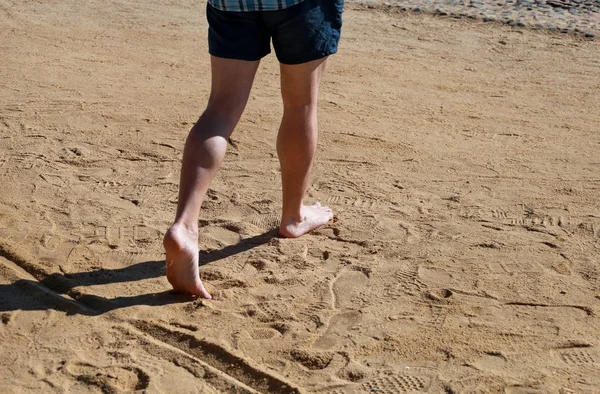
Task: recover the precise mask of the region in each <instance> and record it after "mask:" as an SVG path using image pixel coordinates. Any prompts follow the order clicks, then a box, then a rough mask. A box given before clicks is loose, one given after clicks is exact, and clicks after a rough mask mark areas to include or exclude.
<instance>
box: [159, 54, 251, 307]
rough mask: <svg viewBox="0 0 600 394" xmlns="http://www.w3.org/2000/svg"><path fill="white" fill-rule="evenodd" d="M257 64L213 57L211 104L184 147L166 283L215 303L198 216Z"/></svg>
mask: <svg viewBox="0 0 600 394" xmlns="http://www.w3.org/2000/svg"><path fill="white" fill-rule="evenodd" d="M258 64H259V61H245V60H233V59H224V58H218V57H214V56H211V69H212V86H211V93H210V98H209V100H208V105H207V107H206V110H205V111H204V113H203V114H202V116H200V119H199V120H198V122H197V123H196V124H195V125H194V127H193V128H192V130H191V131H190V133H189V135H188V137H187V140H186V143H185V148H184V151H183V163H182V167H181V178H180V184H179V201H178V204H177V215H176V217H175V222H174V223H173V225H172V226H171V227H170V228H169V230H168V231H167V233H166V235H165V238H164V247H165V251H166V263H167V279H168V280H169V282H170V283H171V285H172V286H173V288H174V289H175V290H178V291H182V292H185V293H190V294H194V295H200V296H202V297H204V298H211V296H210V294H209V293H208V292H207V291H206V289H205V288H204V286H203V285H202V281H201V280H200V275H199V269H198V257H199V256H198V215H199V214H200V206H201V205H202V201H203V200H204V197H205V195H206V192H207V191H208V187H209V186H210V182H211V181H212V179H213V178H214V176H215V174H216V172H217V170H218V168H219V167H220V165H221V163H222V162H223V159H224V157H225V151H226V149H227V139H228V138H229V136H230V135H231V133H232V132H233V129H234V128H235V126H236V125H237V123H238V121H239V119H240V117H241V116H242V112H243V111H244V108H245V107H246V103H247V101H248V96H249V95H250V89H251V88H252V82H253V81H254V75H255V74H256V70H257V68H258Z"/></svg>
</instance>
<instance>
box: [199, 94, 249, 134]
mask: <svg viewBox="0 0 600 394" xmlns="http://www.w3.org/2000/svg"><path fill="white" fill-rule="evenodd" d="M245 107H246V102H245V101H241V100H236V99H235V98H234V97H230V98H220V99H211V100H209V102H208V105H207V106H206V110H204V113H203V114H202V116H203V117H206V118H210V119H212V120H213V121H218V122H220V123H222V124H223V125H226V126H227V127H228V128H230V129H231V130H233V128H234V127H235V126H236V125H237V122H238V121H239V120H240V118H241V116H242V113H243V112H244V108H245Z"/></svg>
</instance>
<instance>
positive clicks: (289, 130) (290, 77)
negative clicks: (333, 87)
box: [277, 58, 333, 238]
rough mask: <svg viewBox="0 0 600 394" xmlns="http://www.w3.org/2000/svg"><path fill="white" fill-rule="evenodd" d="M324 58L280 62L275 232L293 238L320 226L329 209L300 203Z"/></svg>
mask: <svg viewBox="0 0 600 394" xmlns="http://www.w3.org/2000/svg"><path fill="white" fill-rule="evenodd" d="M326 62H327V58H322V59H319V60H314V61H311V62H308V63H302V64H295V65H289V64H281V94H282V98H283V119H282V121H281V126H280V128H279V134H278V136H277V154H278V156H279V162H280V164H281V183H282V186H283V212H282V215H281V226H280V228H279V233H280V234H281V235H282V236H284V237H290V238H296V237H299V236H301V235H303V234H306V233H307V232H309V231H312V230H314V229H315V228H317V227H319V226H322V225H324V224H325V223H327V222H328V221H330V220H331V219H332V218H333V212H332V211H331V209H329V208H328V207H322V206H321V205H320V204H319V203H315V204H313V205H308V206H307V205H304V204H303V203H302V200H303V199H304V195H305V194H306V190H307V188H308V183H309V178H310V170H311V167H312V163H313V158H314V155H315V151H316V148H317V97H318V94H319V83H320V81H321V76H322V75H323V72H324V71H325V64H326Z"/></svg>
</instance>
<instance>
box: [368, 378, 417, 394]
mask: <svg viewBox="0 0 600 394" xmlns="http://www.w3.org/2000/svg"><path fill="white" fill-rule="evenodd" d="M428 387H429V379H427V378H425V377H421V376H413V375H402V374H395V375H389V376H380V377H378V378H375V379H373V380H370V381H368V382H366V383H364V384H363V388H364V389H365V390H366V391H367V392H369V393H375V392H376V393H379V394H396V393H405V392H415V391H416V392H425V391H427V388H428Z"/></svg>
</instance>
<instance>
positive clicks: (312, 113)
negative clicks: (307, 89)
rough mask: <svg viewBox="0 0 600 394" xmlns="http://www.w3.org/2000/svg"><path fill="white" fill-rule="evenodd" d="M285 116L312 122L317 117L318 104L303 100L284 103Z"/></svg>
mask: <svg viewBox="0 0 600 394" xmlns="http://www.w3.org/2000/svg"><path fill="white" fill-rule="evenodd" d="M283 116H284V117H290V118H294V119H296V120H297V121H299V120H303V121H304V122H306V123H310V122H312V121H314V120H316V118H317V104H316V103H313V102H302V101H298V102H288V103H284V104H283Z"/></svg>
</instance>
